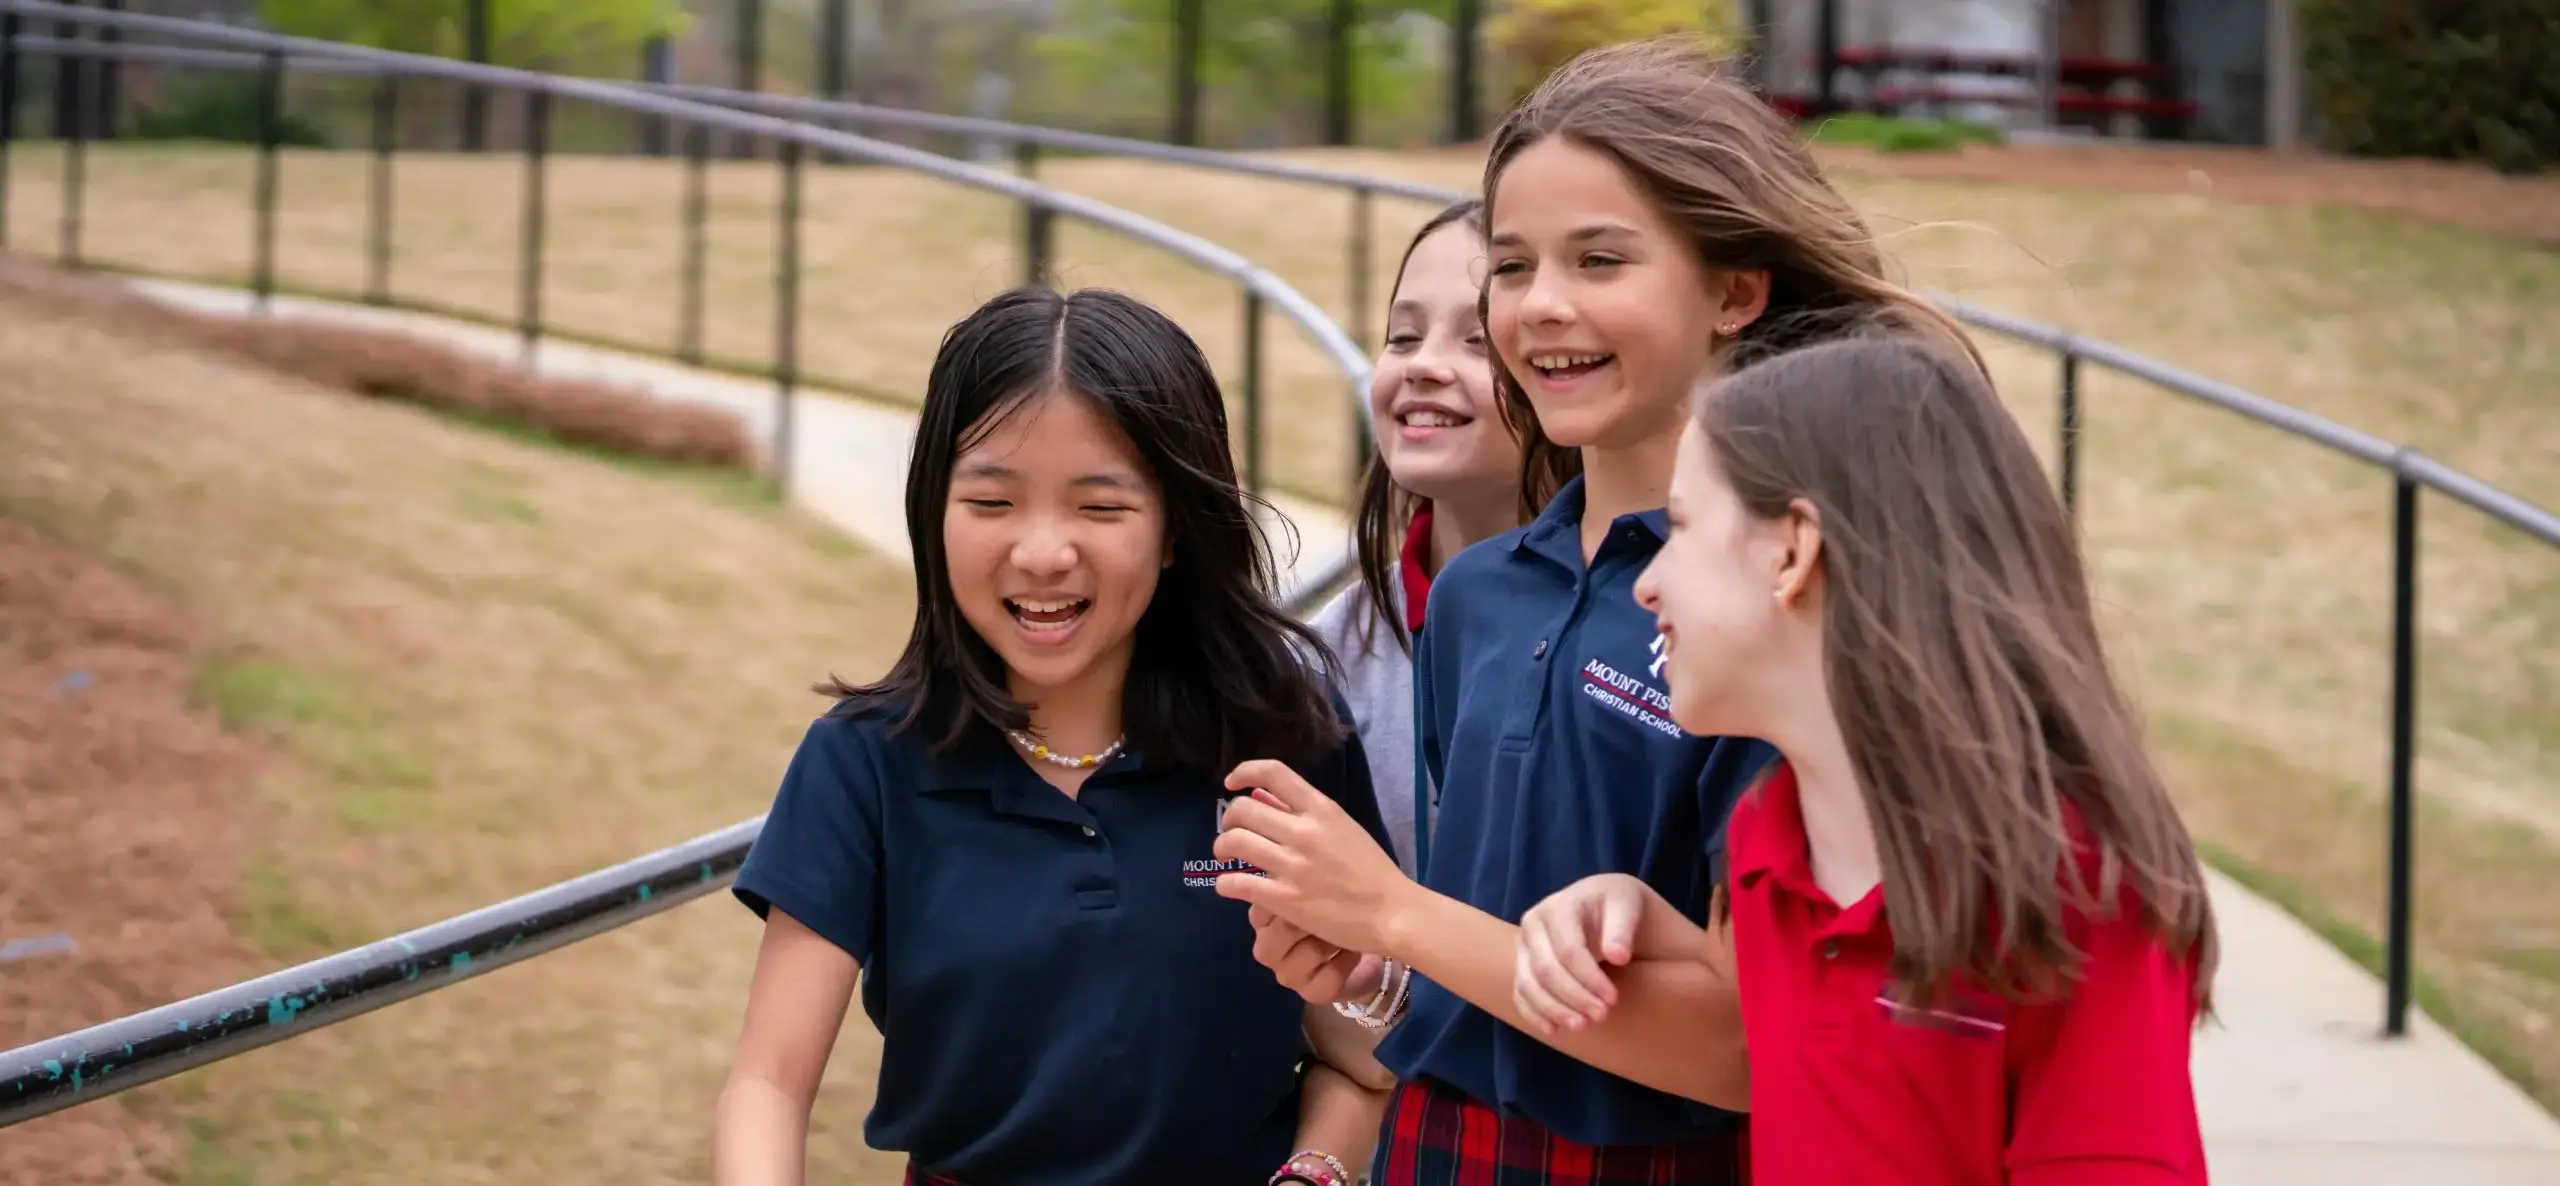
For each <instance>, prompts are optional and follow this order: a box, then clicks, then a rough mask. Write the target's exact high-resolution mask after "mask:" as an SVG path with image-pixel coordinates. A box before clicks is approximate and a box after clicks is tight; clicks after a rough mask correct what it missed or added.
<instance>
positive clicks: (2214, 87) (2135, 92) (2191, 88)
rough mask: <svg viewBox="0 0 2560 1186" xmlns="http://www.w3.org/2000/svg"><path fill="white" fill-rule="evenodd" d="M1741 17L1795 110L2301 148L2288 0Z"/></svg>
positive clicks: (1787, 10) (1969, 5) (1950, 1)
mask: <svg viewBox="0 0 2560 1186" xmlns="http://www.w3.org/2000/svg"><path fill="white" fill-rule="evenodd" d="M1744 9H1745V13H1746V19H1747V20H1749V21H1751V23H1753V24H1755V25H1758V26H1760V27H1763V28H1765V29H1766V30H1768V41H1767V53H1766V55H1765V60H1764V65H1763V70H1764V75H1763V82H1764V84H1765V85H1767V86H1768V87H1769V88H1770V90H1772V91H1773V92H1775V93H1776V94H1777V95H1779V96H1781V97H1783V98H1785V99H1787V100H1789V101H1791V102H1794V103H1798V104H1803V105H1805V106H1807V107H1819V106H1821V105H1823V104H1824V102H1825V101H1826V100H1828V102H1829V103H1830V104H1831V105H1832V106H1834V107H1843V106H1845V107H1848V108H1854V109H1865V110H1878V111H1887V112H1896V113H1906V114H1924V115H1949V116H1958V117H1962V118H1968V119H1974V120H1979V121H1982V122H1989V123H1996V124H1999V125H2001V126H2004V127H2008V128H2012V129H2057V130H2075V131H2081V132H2094V133H2099V134H2107V135H2140V136H2149V137H2153V138H2159V139H2182V140H2203V141H2215V142H2221V143H2233V144H2264V145H2270V146H2274V147H2279V148H2289V147H2292V146H2294V145H2296V144H2298V143H2300V142H2301V141H2302V138H2303V127H2304V122H2305V118H2306V115H2305V109H2304V104H2303V100H2302V85H2301V61H2300V54H2299V51H2298V48H2297V45H2298V42H2297V40H2296V38H2295V36H2294V0H1744ZM1826 34H1827V36H1826ZM1826 60H1827V61H1828V62H1829V63H1830V64H1831V65H1832V70H1831V71H1830V86H1829V87H1828V88H1826V87H1825V86H1824V85H1823V81H1824V73H1825V72H1824V70H1823V64H1824V63H1825V61H1826Z"/></svg>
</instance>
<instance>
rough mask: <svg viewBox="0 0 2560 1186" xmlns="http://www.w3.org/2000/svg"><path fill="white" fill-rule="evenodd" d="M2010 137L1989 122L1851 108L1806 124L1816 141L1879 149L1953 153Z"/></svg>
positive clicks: (1806, 131) (1995, 142)
mask: <svg viewBox="0 0 2560 1186" xmlns="http://www.w3.org/2000/svg"><path fill="white" fill-rule="evenodd" d="M2007 138H2008V137H2007V135H2006V133H2003V132H2002V131H2001V130H2000V129H1998V128H1996V127H1993V126H1991V125H1989V124H1983V123H1975V122H1973V121H1971V120H1962V119H1929V118H1923V117H1918V116H1904V115H1877V114H1874V113H1871V112H1865V111H1851V112H1845V113H1842V114H1840V115H1832V116H1825V117H1823V118H1820V119H1816V120H1812V121H1809V122H1808V123H1807V124H1806V125H1805V139H1807V140H1809V141H1812V142H1813V143H1816V144H1835V145H1856V146H1860V147H1865V148H1872V149H1875V150H1877V151H1878V152H1953V151H1955V150H1956V149H1959V148H1962V147H1964V146H1965V145H1968V144H1999V143H2001V142H2002V141H2004V140H2006V139H2007Z"/></svg>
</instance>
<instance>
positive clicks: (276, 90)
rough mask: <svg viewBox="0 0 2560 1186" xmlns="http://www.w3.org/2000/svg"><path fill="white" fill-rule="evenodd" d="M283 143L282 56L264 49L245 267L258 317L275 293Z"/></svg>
mask: <svg viewBox="0 0 2560 1186" xmlns="http://www.w3.org/2000/svg"><path fill="white" fill-rule="evenodd" d="M283 141H284V53H283V52H282V51H280V50H268V51H267V52H266V54H265V55H264V56H262V57H260V58H259V59H258V183H257V184H258V192H257V198H256V201H257V206H258V210H257V215H256V218H257V229H256V231H255V232H254V233H255V236H256V238H255V242H254V243H252V244H251V248H250V250H251V260H250V264H249V267H250V273H251V275H250V280H249V285H250V289H251V291H253V292H255V293H256V294H257V308H258V312H259V314H260V315H262V316H263V315H264V314H265V313H266V312H267V306H268V305H269V304H270V303H272V302H273V301H274V300H275V293H276V165H277V161H276V155H277V148H278V146H279V145H281V144H282V143H283Z"/></svg>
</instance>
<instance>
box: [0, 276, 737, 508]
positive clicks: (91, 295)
mask: <svg viewBox="0 0 2560 1186" xmlns="http://www.w3.org/2000/svg"><path fill="white" fill-rule="evenodd" d="M0 292H15V293H22V294H26V295H29V296H34V297H38V298H40V299H42V300H44V301H46V302H47V303H49V304H52V305H55V306H57V307H65V306H67V307H71V308H77V309H80V310H82V311H83V312H86V313H89V314H91V315H93V316H98V317H103V318H107V319H108V320H109V321H110V322H112V323H114V324H119V325H124V326H129V327H132V328H134V329H137V330H139V331H141V332H143V333H146V334H149V335H151V336H152V337H155V338H158V339H161V340H164V341H174V342H180V343H184V344H187V345H190V346H193V347H196V348H198V349H202V350H209V351H212V352H215V353H218V354H222V355H224V356H227V357H230V358H235V359H240V360H242V361H246V362H251V363H255V364H257V365H259V366H263V367H266V368H267V369H269V370H273V371H277V372H280V373H283V374H286V375H290V376H292V377H294V378H297V379H302V380H305V381H307V382H312V383H317V384H320V385H321V386H324V387H333V388H337V389H339V390H341V391H349V392H354V393H356V394H359V395H368V396H379V397H382V398H386V399H400V400H407V401H410V402H413V403H419V404H425V405H429V406H432V407H439V408H445V409H448V410H452V411H460V412H468V413H473V414H478V415H483V416H488V417H492V418H495V419H499V420H504V421H508V422H511V423H516V424H521V425H527V426H530V427H533V428H538V429H541V430H542V431H544V432H546V433H549V434H550V435H552V436H554V437H557V438H559V439H561V440H564V441H570V442H574V443H577V444H584V445H593V446H596V447H598V448H603V449H609V450H612V451H614V452H617V453H624V454H628V455H631V456H636V457H654V458H658V459H661V460H665V461H677V462H690V463H699V464H709V465H721V466H729V467H733V468H747V467H750V466H753V465H754V464H755V461H756V447H755V444H754V442H753V441H752V440H750V438H749V436H748V433H747V428H746V424H745V422H744V421H742V420H740V419H739V418H738V416H736V415H735V414H733V413H731V412H729V411H727V410H725V409H721V408H715V407H709V406H705V405H702V404H694V403H684V402H680V401H676V400H665V399H659V398H657V397H656V396H653V395H651V394H649V393H648V392H645V391H640V390H636V389H633V388H628V387H622V386H618V385H614V384H609V383H599V382H595V381H592V380H585V379H565V378H560V377H557V376H550V375H541V374H536V373H534V372H533V371H530V370H527V369H525V368H523V367H519V366H515V365H513V364H511V363H507V362H504V361H501V360H498V359H493V358H487V357H483V356H480V355H476V354H472V353H470V352H468V351H464V350H459V349H455V348H453V347H451V346H447V345H444V344H442V343H439V342H431V341H428V340H426V339H424V338H419V337H413V336H411V335H408V334H401V333H392V332H388V331H384V330H375V329H366V328H362V327H359V326H351V325H341V324H336V323H332V322H324V321H313V320H297V319H294V318H289V317H226V316H220V315H217V314H210V313H199V312H196V311H193V310H188V309H180V308H177V307H175V306H172V305H167V304H163V303H161V302H159V301H155V300H152V299H150V298H149V297H146V296H143V295H142V294H140V293H137V292H135V291H133V290H132V289H130V288H127V287H126V286H124V285H123V284H121V283H118V282H117V281H115V280H112V279H107V278H104V277H98V276H89V275H81V274H79V273H74V272H65V271H62V270H60V269H57V268H52V267H48V266H45V265H42V264H38V263H35V262H33V261H30V260H27V259H25V258H24V257H12V256H9V255H7V254H5V253H0Z"/></svg>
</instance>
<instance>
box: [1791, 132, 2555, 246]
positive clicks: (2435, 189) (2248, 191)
mask: <svg viewBox="0 0 2560 1186" xmlns="http://www.w3.org/2000/svg"><path fill="white" fill-rule="evenodd" d="M1821 155H1822V160H1823V164H1824V165H1825V167H1827V168H1830V169H1832V170H1834V171H1836V172H1839V173H1842V174H1847V175H1857V174H1865V175H1869V176H1878V177H1894V178H1911V179H1917V180H1937V181H1989V182H2008V183H2015V184H2021V185H2036V186H2049V187H2054V188H2084V189H2113V190H2125V191H2131V192H2136V193H2186V194H2196V195H2198V196H2203V197H2212V198H2218V199H2221V200H2223V201H2228V202H2245V203H2251V204H2257V205H2285V206H2293V205H2326V206H2351V207H2356V208H2360V209H2366V210H2376V211H2382V212H2386V213H2394V214H2404V215H2408V216H2410V217H2414V218H2422V219H2427V220H2429V221H2433V222H2442V223H2449V224H2451V225H2454V226H2459V227H2466V228H2469V229H2471V230H2476V231H2485V232H2488V233H2492V234H2504V235H2514V236H2516V237H2518V238H2523V239H2529V240H2532V241H2534V242H2536V243H2541V244H2544V245H2546V246H2560V174H2551V173H2543V174H2535V175H2524V176H2517V175H2508V174H2501V173H2498V172H2496V171H2495V170H2492V169H2488V168H2486V167H2483V166H2478V165H2461V164H2453V163H2450V162H2445V161H2423V160H2363V159H2357V158H2351V157H2334V156H2325V155H2321V154H2318V153H2308V152H2302V153H2275V152H2267V151H2264V150H2260V149H2249V148H2232V147H2222V146H2216V145H2190V144H2146V143H2126V142H2099V143H2094V144H2085V145H2084V144H2010V145H2003V146H1998V147H1994V146H1990V145H1979V144H1976V145H1968V146H1966V147H1965V148H1964V149H1962V150H1960V151H1956V152H1905V153H1886V152H1878V151H1876V150H1874V149H1870V148H1859V147H1851V146H1825V147H1824V148H1823V149H1822V150H1821Z"/></svg>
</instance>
